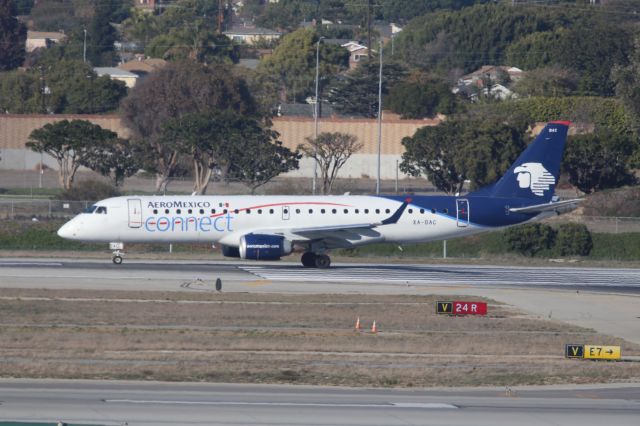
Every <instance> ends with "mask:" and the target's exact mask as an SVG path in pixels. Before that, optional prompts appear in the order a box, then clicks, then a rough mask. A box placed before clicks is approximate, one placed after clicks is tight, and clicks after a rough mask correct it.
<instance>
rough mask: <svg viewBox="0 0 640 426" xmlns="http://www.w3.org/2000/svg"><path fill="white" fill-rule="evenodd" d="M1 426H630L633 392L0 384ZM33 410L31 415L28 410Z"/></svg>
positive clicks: (639, 391)
mask: <svg viewBox="0 0 640 426" xmlns="http://www.w3.org/2000/svg"><path fill="white" fill-rule="evenodd" d="M0 401H2V402H1V405H0V416H1V417H2V419H3V420H7V421H25V422H26V421H32V422H35V421H42V422H44V421H49V422H51V421H58V420H62V421H65V422H69V423H97V424H104V425H123V424H128V425H132V426H133V425H137V426H146V425H158V424H163V425H185V424H190V425H205V424H206V425H245V424H252V425H369V426H375V425H386V426H394V425H469V424H473V425H492V426H502V425H505V426H506V425H514V424H518V425H522V426H528V425H558V424H580V425H582V426H591V425H593V426H601V425H602V424H614V425H616V426H625V425H633V426H635V425H637V420H638V418H639V417H640V386H639V385H627V386H625V385H610V386H601V387H598V386H567V387H545V388H535V387H533V388H527V387H523V388H514V389H508V390H507V389H504V388H492V389H452V390H446V389H440V390H388V389H378V390H376V389H349V388H326V387H307V386H273V385H232V384H230V385H218V384H180V383H157V382H151V383H149V382H147V383H140V382H108V381H107V382H103V381H85V380H81V381H68V380H46V381H38V380H0ZM33 407H38V409H37V410H33Z"/></svg>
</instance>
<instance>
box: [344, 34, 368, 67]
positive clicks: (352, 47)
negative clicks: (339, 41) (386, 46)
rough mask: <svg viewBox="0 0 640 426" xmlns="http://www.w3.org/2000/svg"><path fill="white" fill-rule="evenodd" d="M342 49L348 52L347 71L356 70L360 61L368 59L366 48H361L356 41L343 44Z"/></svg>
mask: <svg viewBox="0 0 640 426" xmlns="http://www.w3.org/2000/svg"><path fill="white" fill-rule="evenodd" d="M342 47H344V48H345V49H347V50H348V51H349V70H353V69H355V68H357V67H358V65H359V64H360V62H361V61H366V60H367V59H368V57H369V49H367V46H363V45H361V44H360V43H358V42H357V41H349V42H347V43H344V44H343V45H342Z"/></svg>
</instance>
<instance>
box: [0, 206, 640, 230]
mask: <svg viewBox="0 0 640 426" xmlns="http://www.w3.org/2000/svg"><path fill="white" fill-rule="evenodd" d="M91 204H93V201H61V200H38V199H26V200H20V199H10V200H0V218H2V219H20V218H34V217H36V218H43V219H44V218H50V219H69V218H71V217H73V216H75V215H76V214H78V213H80V212H82V211H83V210H85V209H86V208H87V207H88V206H90V205H91ZM547 222H548V223H549V224H551V225H553V224H560V223H566V222H575V223H583V224H585V225H586V226H587V228H589V230H590V231H591V232H599V233H608V234H619V233H623V232H640V217H608V216H573V215H562V216H558V217H555V218H553V219H550V220H548V221H547Z"/></svg>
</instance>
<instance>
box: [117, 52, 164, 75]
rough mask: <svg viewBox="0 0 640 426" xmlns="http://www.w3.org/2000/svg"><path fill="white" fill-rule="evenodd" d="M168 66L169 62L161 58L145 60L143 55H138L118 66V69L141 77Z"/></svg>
mask: <svg viewBox="0 0 640 426" xmlns="http://www.w3.org/2000/svg"><path fill="white" fill-rule="evenodd" d="M165 65H167V61H165V60H164V59H159V58H145V57H144V56H142V55H137V56H136V58H135V59H133V60H131V61H128V62H125V63H124V64H121V65H118V68H119V69H121V70H124V71H128V72H132V73H134V74H137V75H138V76H139V77H144V76H145V75H147V74H149V73H151V72H154V71H157V70H159V69H161V68H163V67H164V66H165Z"/></svg>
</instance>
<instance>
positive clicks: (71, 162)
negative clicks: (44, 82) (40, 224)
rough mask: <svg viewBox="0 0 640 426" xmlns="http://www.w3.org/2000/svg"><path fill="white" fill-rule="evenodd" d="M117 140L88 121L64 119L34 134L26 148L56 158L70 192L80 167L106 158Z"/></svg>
mask: <svg viewBox="0 0 640 426" xmlns="http://www.w3.org/2000/svg"><path fill="white" fill-rule="evenodd" d="M116 138H117V134H116V133H114V132H112V131H110V130H106V129H103V128H101V127H100V126H98V125H96V124H92V123H90V122H89V121H86V120H72V121H68V120H62V121H58V122H56V123H53V124H45V125H44V126H43V127H41V128H39V129H36V130H34V131H33V132H31V135H30V136H29V141H28V142H27V144H26V146H27V148H29V149H31V150H33V151H35V152H40V153H46V154H49V155H51V156H52V157H53V158H55V160H56V161H57V162H58V178H59V182H60V186H61V187H62V188H63V189H65V190H67V189H71V188H72V187H73V181H74V178H75V175H76V172H77V171H78V168H79V167H80V166H82V165H90V164H93V163H94V162H95V161H96V157H97V156H98V157H99V156H102V155H103V151H102V150H101V149H102V148H103V147H104V145H105V144H108V143H111V142H112V141H113V140H114V139H116Z"/></svg>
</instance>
